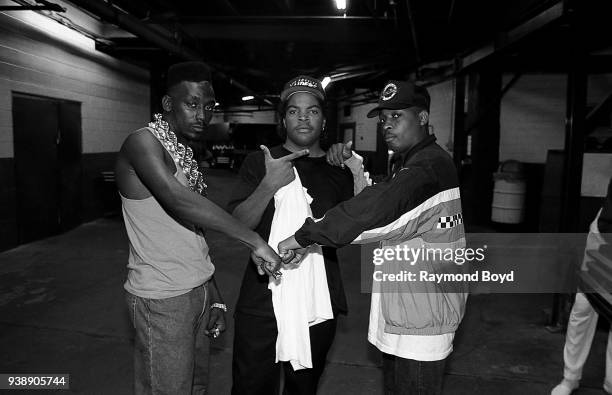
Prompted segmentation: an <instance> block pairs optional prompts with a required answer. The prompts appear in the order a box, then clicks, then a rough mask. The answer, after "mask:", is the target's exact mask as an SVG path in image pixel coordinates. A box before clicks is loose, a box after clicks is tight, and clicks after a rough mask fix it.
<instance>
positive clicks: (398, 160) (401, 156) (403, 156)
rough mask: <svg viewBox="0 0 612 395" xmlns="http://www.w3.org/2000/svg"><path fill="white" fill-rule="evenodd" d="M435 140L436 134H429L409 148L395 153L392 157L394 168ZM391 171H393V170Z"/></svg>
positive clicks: (402, 165) (399, 166)
mask: <svg viewBox="0 0 612 395" xmlns="http://www.w3.org/2000/svg"><path fill="white" fill-rule="evenodd" d="M435 141H436V136H435V135H433V134H430V135H428V136H427V137H425V138H424V139H423V140H421V141H419V142H418V143H417V144H415V146H414V147H412V148H410V149H409V150H407V151H404V152H401V153H397V154H395V155H394V158H393V168H394V169H396V168H402V167H404V165H405V164H406V162H407V161H408V160H409V159H410V158H411V157H413V156H414V154H416V153H417V152H419V151H420V150H422V149H423V148H425V147H427V146H428V145H431V144H433V143H435ZM392 173H395V171H393V172H392Z"/></svg>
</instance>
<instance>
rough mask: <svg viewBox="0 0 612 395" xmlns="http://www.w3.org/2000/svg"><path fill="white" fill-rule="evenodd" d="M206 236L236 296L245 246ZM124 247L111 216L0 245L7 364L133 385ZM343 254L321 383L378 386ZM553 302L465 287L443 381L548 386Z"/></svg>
mask: <svg viewBox="0 0 612 395" xmlns="http://www.w3.org/2000/svg"><path fill="white" fill-rule="evenodd" d="M209 173H210V176H209V183H208V184H209V185H211V188H210V197H211V198H212V199H213V200H215V201H217V202H218V203H220V204H224V203H225V199H226V198H227V192H228V191H230V190H231V188H232V185H233V183H234V182H235V176H234V175H232V174H231V173H229V172H223V171H211V172H209ZM207 239H208V242H209V244H210V245H211V246H212V254H213V257H214V262H215V264H216V266H217V281H218V283H219V285H220V287H221V290H222V292H223V294H224V297H225V299H226V302H227V304H228V306H230V307H231V306H233V305H234V304H235V302H236V298H237V292H238V286H239V283H240V280H241V278H242V273H243V270H244V266H245V264H246V258H247V250H246V249H245V248H244V247H242V246H240V245H238V244H237V243H236V242H234V241H232V240H229V239H228V238H226V237H225V236H223V235H221V234H218V233H215V232H209V234H208V235H207ZM127 252H128V246H127V240H126V236H125V232H124V230H123V225H122V222H121V220H120V218H119V217H115V218H106V219H100V220H98V221H94V222H91V223H87V224H84V225H82V226H80V227H79V228H77V229H75V230H73V231H71V232H68V233H66V234H63V235H60V236H57V237H52V238H49V239H46V240H41V241H38V242H35V243H31V244H28V245H23V246H20V247H18V248H16V249H13V250H10V251H7V252H4V253H2V254H0V317H1V318H0V355H1V356H2V358H0V372H2V373H28V372H29V373H69V374H70V375H71V389H70V392H73V393H79V394H130V393H131V379H132V355H131V352H132V343H131V342H132V337H133V335H132V330H131V327H130V323H129V318H128V316H127V312H126V307H125V304H124V299H123V288H122V284H123V281H124V279H125V274H126V269H125V265H126V261H127ZM340 254H341V266H342V270H343V277H344V280H345V287H346V291H347V295H348V299H349V308H350V313H349V315H348V316H347V317H342V318H341V319H340V322H339V326H338V333H337V336H336V341H335V343H334V346H333V349H332V351H331V352H330V355H329V358H328V359H329V364H328V366H327V369H326V372H325V375H324V378H323V380H322V383H321V386H320V393H321V394H338V393H345V394H368V395H370V394H371V395H376V394H382V373H381V370H380V368H379V367H380V355H379V353H378V351H377V350H376V349H375V348H374V347H372V346H371V345H369V344H368V343H367V341H366V329H367V317H368V310H369V295H368V294H362V293H360V273H359V269H358V268H357V265H352V264H351V262H354V261H355V259H359V252H358V250H357V249H356V248H355V247H347V248H345V249H343V250H341V252H340ZM550 304H551V296H550V295H516V294H515V295H475V296H472V297H470V300H469V303H468V309H467V314H466V317H465V319H464V321H463V323H462V325H461V328H460V330H459V332H458V334H457V337H456V341H455V351H454V352H453V354H452V356H451V358H450V360H449V363H448V365H447V371H446V380H445V390H444V393H445V394H449V395H451V394H452V395H459V394H496V395H505V394H522V395H531V394H548V393H550V389H551V388H552V387H553V386H554V385H555V384H556V383H557V381H558V380H559V379H560V378H561V375H562V348H563V341H564V334H550V333H548V332H547V331H546V330H545V329H544V321H545V318H544V314H543V311H544V310H545V309H546V308H549V307H550ZM228 319H229V329H228V331H227V332H226V334H225V335H223V336H222V337H221V338H219V339H217V340H215V341H214V343H213V346H212V355H211V362H212V371H211V389H212V390H211V393H212V394H213V395H216V394H229V391H230V387H231V353H232V351H231V350H232V336H233V332H232V327H233V323H232V318H231V314H228ZM605 341H606V333H604V331H603V330H600V331H598V333H597V335H596V338H595V341H594V344H593V347H592V352H591V356H590V358H589V361H588V362H587V366H586V368H585V373H584V378H583V381H582V387H581V388H580V390H579V391H577V392H575V393H576V394H578V395H589V394H603V390H601V389H600V388H601V384H602V382H603V374H604V352H605ZM32 392H33V393H39V391H32ZM58 392H59V391H58ZM16 393H19V394H25V393H28V391H19V392H16ZM62 393H65V391H62Z"/></svg>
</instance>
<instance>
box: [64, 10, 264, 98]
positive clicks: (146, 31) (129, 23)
mask: <svg viewBox="0 0 612 395" xmlns="http://www.w3.org/2000/svg"><path fill="white" fill-rule="evenodd" d="M72 3H74V4H75V5H77V6H79V7H82V8H84V9H86V10H87V11H89V12H91V13H93V14H95V15H97V16H99V17H100V18H102V19H104V20H106V21H108V22H111V23H114V24H116V25H117V26H119V27H120V28H122V29H125V30H126V31H128V32H130V33H132V34H134V35H136V36H138V37H140V38H142V39H144V40H147V41H149V42H151V43H153V44H155V45H157V46H159V47H160V48H162V49H165V50H166V51H168V52H171V53H173V54H174V55H176V56H178V57H181V58H183V59H185V60H197V61H200V62H203V63H204V64H206V62H204V60H203V58H202V56H201V55H200V54H199V53H198V52H196V51H194V50H193V49H191V48H188V47H186V46H183V45H180V44H179V43H177V42H176V41H174V40H173V39H170V38H168V37H166V36H165V35H163V34H162V33H159V32H157V31H155V30H153V29H151V28H150V27H149V26H147V25H146V24H145V23H143V22H141V21H140V20H139V19H138V18H136V17H134V16H132V15H130V14H128V13H125V12H123V11H121V10H119V9H118V8H116V7H113V6H112V4H111V3H109V2H106V1H101V0H72ZM206 65H207V66H208V67H209V68H210V69H211V70H214V71H215V72H216V73H217V75H218V76H219V77H221V78H222V79H224V80H227V81H228V82H229V83H230V85H232V86H235V87H236V88H238V89H240V90H241V91H243V92H245V93H247V94H250V95H253V96H255V97H257V98H258V99H261V100H262V101H264V102H265V103H267V104H269V105H271V106H272V105H273V103H272V102H271V101H270V100H268V99H266V98H262V97H261V95H258V94H257V93H255V92H254V91H253V90H251V89H250V88H248V87H247V86H245V85H243V84H241V83H240V82H238V81H236V80H235V79H233V78H231V77H230V76H228V75H227V74H225V73H224V72H222V71H219V70H217V69H215V68H214V67H211V66H210V65H208V64H206Z"/></svg>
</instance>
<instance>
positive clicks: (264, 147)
mask: <svg viewBox="0 0 612 395" xmlns="http://www.w3.org/2000/svg"><path fill="white" fill-rule="evenodd" d="M259 148H261V150H262V151H263V153H264V158H265V159H266V160H268V159H272V155H271V154H270V150H269V149H268V147H266V146H265V145H260V146H259Z"/></svg>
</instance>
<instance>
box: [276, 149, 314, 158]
mask: <svg viewBox="0 0 612 395" xmlns="http://www.w3.org/2000/svg"><path fill="white" fill-rule="evenodd" d="M308 152H309V151H308V150H307V149H303V150H300V151H296V152H293V153H291V154H289V155H285V156H283V157H282V158H280V159H283V160H293V159H295V158H299V157H301V156H305V155H308Z"/></svg>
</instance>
